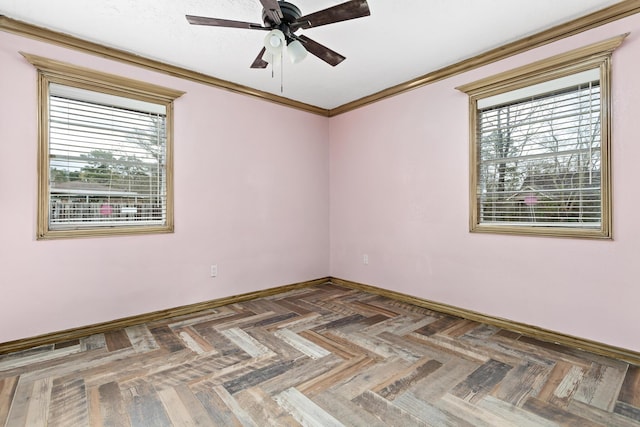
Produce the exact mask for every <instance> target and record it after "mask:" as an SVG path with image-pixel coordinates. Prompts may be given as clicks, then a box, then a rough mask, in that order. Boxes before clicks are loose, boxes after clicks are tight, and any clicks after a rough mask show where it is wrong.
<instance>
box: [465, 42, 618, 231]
mask: <svg viewBox="0 0 640 427" xmlns="http://www.w3.org/2000/svg"><path fill="white" fill-rule="evenodd" d="M624 37H626V35H623V36H620V37H616V38H613V39H610V40H606V41H604V42H601V43H597V44H594V45H591V46H587V47H585V48H582V49H577V50H574V51H572V52H569V53H566V54H563V55H558V56H555V57H553V58H550V59H548V60H543V61H540V62H536V63H534V64H531V65H529V66H525V67H522V68H519V69H516V70H513V71H509V72H506V73H503V74H500V75H497V76H493V77H489V78H487V79H483V80H481V81H478V82H475V83H470V84H468V85H464V86H461V87H459V88H458V89H459V90H461V91H463V92H465V93H467V94H469V99H470V118H471V120H470V122H471V132H470V171H471V173H470V230H471V231H473V232H493V233H508V234H534V235H547V236H574V237H592V238H610V237H611V201H610V197H611V190H610V160H609V144H610V118H609V112H610V87H609V86H610V62H611V54H612V52H613V50H614V49H615V48H616V47H617V46H619V45H620V44H621V43H622V41H623V40H624Z"/></svg>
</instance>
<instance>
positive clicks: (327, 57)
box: [297, 35, 347, 67]
mask: <svg viewBox="0 0 640 427" xmlns="http://www.w3.org/2000/svg"><path fill="white" fill-rule="evenodd" d="M297 38H298V39H299V40H300V41H301V42H302V45H303V46H304V48H305V49H307V52H309V53H310V54H312V55H315V56H317V57H318V58H320V59H322V60H323V61H324V62H326V63H327V64H329V65H331V66H333V67H335V66H336V65H338V64H339V63H341V62H342V61H344V60H345V59H347V58H345V57H344V56H342V55H340V54H339V53H338V52H334V51H333V50H331V49H329V48H328V47H326V46H323V45H321V44H320V43H318V42H317V41H314V40H311V39H310V38H309V37H307V36H305V35H301V36H298V37H297Z"/></svg>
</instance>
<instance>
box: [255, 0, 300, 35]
mask: <svg viewBox="0 0 640 427" xmlns="http://www.w3.org/2000/svg"><path fill="white" fill-rule="evenodd" d="M278 5H279V6H280V10H281V11H282V20H281V21H282V22H280V24H276V23H275V22H273V20H272V19H271V16H270V14H269V12H268V11H267V10H266V9H263V10H262V21H263V22H264V24H265V26H267V27H270V28H277V29H279V30H280V31H282V32H283V33H284V34H285V36H286V37H287V41H289V39H291V35H292V34H293V33H294V31H291V28H290V27H289V25H290V24H291V23H293V22H294V21H295V20H296V19H298V18H300V17H301V16H302V12H301V11H300V9H298V7H297V6H296V5H294V4H291V3H289V2H286V1H279V2H278Z"/></svg>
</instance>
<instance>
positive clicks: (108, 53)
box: [0, 15, 329, 117]
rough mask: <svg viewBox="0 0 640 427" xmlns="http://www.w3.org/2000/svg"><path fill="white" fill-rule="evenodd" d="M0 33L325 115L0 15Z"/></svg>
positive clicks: (299, 104)
mask: <svg viewBox="0 0 640 427" xmlns="http://www.w3.org/2000/svg"><path fill="white" fill-rule="evenodd" d="M0 30H2V31H5V32H8V33H13V34H17V35H20V36H23V37H29V38H32V39H35V40H38V41H42V42H46V43H51V44H55V45H58V46H62V47H65V48H68V49H73V50H77V51H80V52H83V53H88V54H91V55H96V56H101V57H103V58H107V59H110V60H114V61H118V62H123V63H125V64H128V65H135V66H139V67H142V68H145V69H147V70H151V71H156V72H160V73H163V74H168V75H170V76H174V77H179V78H183V79H186V80H190V81H194V82H197V83H202V84H205V85H208V86H214V87H217V88H221V89H225V90H228V91H231V92H235V93H239V94H243V95H249V96H252V97H255V98H259V99H262V100H265V101H270V102H273V103H276V104H280V105H284V106H287V107H291V108H295V109H298V110H303V111H306V112H309V113H313V114H318V115H321V116H325V117H326V116H328V115H329V110H327V109H324V108H320V107H316V106H314V105H310V104H305V103H303V102H299V101H294V100H292V99H289V98H285V97H282V96H277V95H273V94H271V93H268V92H264V91H261V90H257V89H253V88H250V87H248V86H243V85H239V84H236V83H232V82H229V81H227V80H222V79H219V78H216V77H212V76H209V75H206V74H203V73H198V72H196V71H192V70H188V69H186V68H182V67H177V66H175V65H170V64H166V63H164V62H161V61H156V60H154V59H149V58H145V57H143V56H138V55H134V54H132V53H130V52H126V51H124V50H120V49H115V48H112V47H108V46H104V45H101V44H98V43H94V42H90V41H87V40H83V39H80V38H77V37H74V36H71V35H68V34H64V33H61V32H57V31H53V30H49V29H46V28H42V27H38V26H36V25H32V24H27V23H25V22H22V21H18V20H15V19H12V18H9V17H7V16H4V15H0Z"/></svg>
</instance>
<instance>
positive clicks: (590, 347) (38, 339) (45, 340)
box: [0, 277, 640, 366]
mask: <svg viewBox="0 0 640 427" xmlns="http://www.w3.org/2000/svg"><path fill="white" fill-rule="evenodd" d="M326 283H332V284H334V285H338V286H343V287H346V288H351V289H358V290H361V291H364V292H369V293H372V294H376V295H381V296H384V297H387V298H392V299H395V300H398V301H403V302H406V303H409V304H413V305H417V306H419V307H424V308H428V309H429V310H434V311H437V312H440V313H444V314H450V315H452V316H458V317H462V318H464V319H469V320H473V321H476V322H481V323H486V324H489V325H493V326H497V327H499V328H502V329H507V330H510V331H515V332H518V333H521V334H523V335H527V336H529V337H532V338H536V339H539V340H541V341H547V342H552V343H556V344H561V345H566V346H569V347H573V348H577V349H580V350H585V351H589V352H592V353H595V354H600V355H602V356H607V357H613V358H615V359H619V360H623V361H625V362H628V363H632V364H634V365H638V366H640V353H638V352H635V351H632V350H627V349H624V348H620V347H614V346H611V345H608V344H603V343H600V342H597V341H592V340H588V339H585V338H578V337H574V336H571V335H566V334H562V333H560V332H555V331H551V330H548V329H544V328H539V327H537V326H531V325H527V324H525V323H520V322H515V321H512V320H508V319H503V318H500V317H495V316H489V315H487V314H483V313H478V312H475V311H472V310H467V309H464V308H460V307H455V306H452V305H448V304H442V303H438V302H435V301H430V300H426V299H422V298H418V297H415V296H411V295H407V294H403V293H400V292H396V291H390V290H388V289H383V288H379V287H377V286H372V285H366V284H363V283H357V282H352V281H350V280H344V279H339V278H337V277H324V278H320V279H315V280H309V281H306V282H300V283H294V284H290V285H284V286H278V287H274V288H269V289H264V290H260V291H255V292H248V293H245V294H240V295H234V296H229V297H225V298H219V299H215V300H210V301H204V302H199V303H195V304H189V305H184V306H180V307H175V308H169V309H166V310H159V311H154V312H151V313H145V314H140V315H136V316H130V317H125V318H122V319H117V320H112V321H109V322H102V323H96V324H93V325H89V326H82V327H79V328H73V329H67V330H64V331H59V332H53V333H49V334H43V335H38V336H35V337H30V338H24V339H19V340H15V341H9V342H5V343H0V354H4V353H10V352H14V351H20V350H25V349H28V348H32V347H37V346H41V345H47V344H54V343H58V342H64V341H70V340H74V339H79V338H83V337H87V336H89V335H93V334H99V333H104V332H109V331H113V330H116V329H121V328H126V327H129V326H134V325H138V324H141V323H147V322H152V321H157V320H163V319H168V318H170V317H175V316H183V315H188V314H193V313H197V312H199V311H203V310H209V309H211V308H215V307H220V306H223V305H228V304H234V303H238V302H243V301H248V300H252V299H256V298H263V297H268V296H272V295H277V294H280V293H283V292H288V291H292V290H295V289H302V288H307V287H311V286H317V285H322V284H326Z"/></svg>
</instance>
